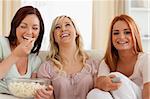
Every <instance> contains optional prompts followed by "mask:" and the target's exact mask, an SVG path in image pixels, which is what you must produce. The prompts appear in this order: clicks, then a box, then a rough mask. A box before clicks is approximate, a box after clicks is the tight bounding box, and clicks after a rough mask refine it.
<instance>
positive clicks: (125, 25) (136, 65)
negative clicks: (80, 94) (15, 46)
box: [87, 15, 150, 99]
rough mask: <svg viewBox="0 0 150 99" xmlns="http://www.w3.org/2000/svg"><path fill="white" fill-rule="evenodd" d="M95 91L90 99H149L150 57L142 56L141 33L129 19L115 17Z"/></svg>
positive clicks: (127, 17)
mask: <svg viewBox="0 0 150 99" xmlns="http://www.w3.org/2000/svg"><path fill="white" fill-rule="evenodd" d="M109 33H110V34H109V40H108V47H107V50H106V54H105V56H104V59H103V60H102V62H101V63H100V67H99V71H98V78H97V81H96V85H95V87H96V88H97V89H93V90H92V91H91V92H90V93H89V94H88V96H87V97H88V98H87V99H100V98H102V99H150V75H149V73H150V67H149V65H150V61H149V58H150V54H148V53H146V52H143V49H142V43H141V38H140V32H139V30H138V27H137V25H136V23H135V21H134V20H133V19H132V18H131V17H130V16H128V15H120V16H116V17H115V18H114V19H113V21H112V23H111V26H110V32H109Z"/></svg>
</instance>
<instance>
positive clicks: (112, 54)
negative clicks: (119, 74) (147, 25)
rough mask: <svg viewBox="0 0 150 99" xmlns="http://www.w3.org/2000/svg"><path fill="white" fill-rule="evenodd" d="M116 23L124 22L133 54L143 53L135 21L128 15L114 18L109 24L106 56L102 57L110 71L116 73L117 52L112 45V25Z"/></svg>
mask: <svg viewBox="0 0 150 99" xmlns="http://www.w3.org/2000/svg"><path fill="white" fill-rule="evenodd" d="M117 21H124V22H126V23H127V24H128V26H129V28H130V30H131V35H132V39H133V44H134V46H133V47H134V52H135V54H138V53H139V52H143V48H142V43H141V38H140V32H139V30H138V27H137V25H136V23H135V21H134V20H133V19H132V18H131V17H130V16H128V15H124V14H123V15H120V16H116V17H115V18H114V19H113V21H112V22H111V26H110V31H109V33H110V34H109V40H108V46H107V50H106V54H105V56H104V59H105V62H106V64H107V65H108V66H109V68H110V70H111V71H116V68H117V67H116V66H117V61H118V59H119V55H118V51H117V49H116V48H115V47H114V46H113V44H112V30H113V26H114V24H115V23H116V22H117Z"/></svg>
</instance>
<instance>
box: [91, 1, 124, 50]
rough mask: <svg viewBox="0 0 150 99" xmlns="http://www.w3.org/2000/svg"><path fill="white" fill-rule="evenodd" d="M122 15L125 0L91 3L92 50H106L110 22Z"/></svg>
mask: <svg viewBox="0 0 150 99" xmlns="http://www.w3.org/2000/svg"><path fill="white" fill-rule="evenodd" d="M123 13H125V0H94V1H93V16H92V17H93V23H92V24H93V25H92V49H100V50H103V51H105V50H106V47H107V40H108V32H109V27H110V22H111V21H112V19H113V18H114V17H115V16H116V15H119V14H123Z"/></svg>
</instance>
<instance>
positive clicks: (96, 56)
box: [39, 50, 104, 61]
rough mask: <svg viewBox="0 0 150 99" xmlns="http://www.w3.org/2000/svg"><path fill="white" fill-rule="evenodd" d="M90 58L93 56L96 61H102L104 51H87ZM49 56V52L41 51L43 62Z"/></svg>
mask: <svg viewBox="0 0 150 99" xmlns="http://www.w3.org/2000/svg"><path fill="white" fill-rule="evenodd" d="M86 52H87V53H88V54H89V56H91V57H92V58H94V59H99V60H101V59H102V58H103V56H104V51H102V50H87V51H86ZM47 55H48V51H40V53H39V56H40V57H41V59H42V61H44V60H45V59H46V56H47Z"/></svg>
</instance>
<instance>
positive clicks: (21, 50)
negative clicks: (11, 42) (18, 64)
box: [12, 37, 35, 57]
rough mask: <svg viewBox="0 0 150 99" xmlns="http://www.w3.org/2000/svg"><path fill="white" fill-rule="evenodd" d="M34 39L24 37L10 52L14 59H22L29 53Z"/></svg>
mask: <svg viewBox="0 0 150 99" xmlns="http://www.w3.org/2000/svg"><path fill="white" fill-rule="evenodd" d="M34 42H35V38H31V37H26V39H25V40H24V41H22V42H21V43H20V44H19V45H18V46H17V47H16V48H15V49H14V50H13V52H12V54H13V55H14V56H16V57H24V56H26V55H28V54H29V53H30V52H31V49H32V47H33V45H34Z"/></svg>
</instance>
